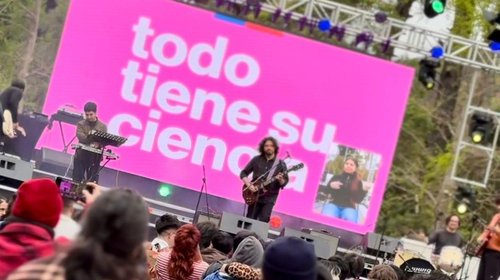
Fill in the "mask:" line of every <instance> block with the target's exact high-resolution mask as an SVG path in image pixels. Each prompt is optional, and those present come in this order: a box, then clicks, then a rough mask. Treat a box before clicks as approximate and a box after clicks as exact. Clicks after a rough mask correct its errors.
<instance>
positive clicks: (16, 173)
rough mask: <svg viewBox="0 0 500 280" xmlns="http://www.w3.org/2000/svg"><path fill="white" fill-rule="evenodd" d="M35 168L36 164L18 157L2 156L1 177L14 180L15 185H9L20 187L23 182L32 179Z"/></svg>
mask: <svg viewBox="0 0 500 280" xmlns="http://www.w3.org/2000/svg"><path fill="white" fill-rule="evenodd" d="M33 166H34V163H32V162H27V161H24V160H21V159H20V158H18V157H16V156H12V155H8V154H0V177H3V178H6V179H10V180H13V181H14V183H12V184H9V185H11V186H14V187H18V186H19V185H20V184H21V183H22V182H24V181H26V180H29V179H31V177H32V176H33ZM3 184H4V185H5V183H3Z"/></svg>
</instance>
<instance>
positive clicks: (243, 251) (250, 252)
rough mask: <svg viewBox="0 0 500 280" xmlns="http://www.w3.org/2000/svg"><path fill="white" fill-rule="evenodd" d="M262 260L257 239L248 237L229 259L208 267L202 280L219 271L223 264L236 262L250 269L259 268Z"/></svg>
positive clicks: (260, 245) (262, 252) (262, 254)
mask: <svg viewBox="0 0 500 280" xmlns="http://www.w3.org/2000/svg"><path fill="white" fill-rule="evenodd" d="M263 258H264V248H263V247H262V244H261V243H260V241H259V240H258V239H257V238H255V237H253V236H249V237H247V238H245V239H243V241H241V243H240V245H238V247H237V248H236V250H235V251H234V253H233V256H232V257H231V259H229V260H226V261H222V262H216V263H214V264H212V265H210V266H209V267H208V269H207V271H205V273H204V274H203V277H202V279H204V278H205V277H206V276H208V275H210V274H212V273H214V272H217V271H219V270H220V268H221V267H222V265H223V264H228V263H233V262H236V263H241V264H246V265H249V266H251V267H260V266H261V264H262V259H263Z"/></svg>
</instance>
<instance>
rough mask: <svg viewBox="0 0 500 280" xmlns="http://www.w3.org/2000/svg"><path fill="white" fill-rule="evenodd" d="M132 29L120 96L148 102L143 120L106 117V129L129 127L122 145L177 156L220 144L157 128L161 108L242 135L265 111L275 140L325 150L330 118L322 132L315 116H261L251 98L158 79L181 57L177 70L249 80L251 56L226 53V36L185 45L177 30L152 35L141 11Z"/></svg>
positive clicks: (255, 71) (255, 70) (253, 66)
mask: <svg viewBox="0 0 500 280" xmlns="http://www.w3.org/2000/svg"><path fill="white" fill-rule="evenodd" d="M133 31H134V33H135V36H134V40H133V43H132V53H133V55H134V56H135V59H131V60H129V61H128V63H127V65H126V67H125V68H123V69H122V71H121V74H122V76H123V83H122V88H121V98H122V99H123V100H125V101H127V102H130V103H134V104H138V105H141V106H144V107H146V108H149V110H150V111H149V118H148V120H146V121H144V120H143V119H141V118H139V117H137V116H135V115H133V114H127V113H125V114H119V115H116V116H115V117H113V118H112V119H111V121H110V130H111V131H114V132H119V131H120V130H121V129H122V128H123V127H126V129H128V131H132V132H130V133H129V135H126V136H127V137H128V138H129V140H128V142H127V143H126V145H128V146H135V145H140V149H141V150H143V151H148V152H150V151H152V149H153V146H154V144H155V143H156V145H157V148H158V150H159V151H160V152H161V153H162V154H163V155H164V156H165V157H168V158H171V159H181V158H185V157H187V156H188V154H187V151H191V150H194V151H198V152H200V153H202V154H204V151H205V149H206V148H208V147H213V148H214V149H220V150H222V148H220V147H221V145H220V143H221V142H220V141H222V140H221V139H215V138H204V137H195V138H196V139H197V140H194V141H193V138H192V137H191V135H190V133H189V132H188V131H189V129H184V128H181V127H163V128H160V124H161V123H165V122H164V121H162V116H163V115H164V114H168V115H185V116H188V117H189V118H190V119H193V120H198V121H203V122H207V124H210V125H213V126H218V127H221V126H223V125H225V124H227V126H228V127H229V128H230V129H231V130H233V131H236V132H238V133H241V134H242V135H245V134H250V133H253V132H256V131H257V130H258V128H259V124H261V122H263V118H264V117H266V118H269V119H267V120H266V121H267V122H269V121H270V122H271V124H272V125H271V127H270V128H269V129H266V130H267V132H268V134H269V135H272V136H275V137H277V138H278V139H279V140H280V142H281V143H283V144H289V145H292V144H297V143H300V144H301V145H302V147H303V148H304V149H305V150H307V151H311V152H321V153H325V154H326V153H327V152H328V149H329V147H330V144H331V143H332V142H333V137H334V134H335V126H334V125H332V124H328V123H325V124H323V130H322V133H321V132H319V133H318V131H316V130H318V127H319V126H320V124H319V121H317V120H315V119H312V118H301V117H300V116H298V115H297V114H295V113H293V112H289V111H286V110H280V111H276V112H273V113H272V114H269V115H267V114H266V115H265V116H263V114H262V112H261V111H260V109H259V107H258V106H257V105H256V104H255V103H254V102H252V101H249V100H243V99H236V100H232V101H228V99H227V98H226V97H225V95H224V94H222V93H220V92H217V91H209V90H207V89H203V88H200V87H196V86H191V87H193V88H194V89H192V88H190V87H188V86H187V85H185V84H184V83H182V82H181V81H177V80H174V79H170V80H168V81H159V80H160V79H159V75H160V74H161V72H162V70H165V69H167V70H168V71H171V69H172V68H174V67H181V66H182V65H183V64H184V63H186V64H187V67H183V71H185V70H184V69H185V68H188V69H189V71H190V72H188V74H194V75H198V76H202V77H208V78H211V79H215V80H219V79H221V78H222V76H224V77H225V78H226V79H227V81H229V82H230V84H231V85H233V86H235V87H237V88H238V87H250V86H252V85H254V84H255V83H257V82H258V80H259V77H260V65H259V63H258V61H257V59H255V58H253V57H252V56H250V55H248V54H242V53H233V54H232V55H230V56H228V55H226V52H227V49H228V45H229V40H228V39H227V38H224V37H221V36H218V37H217V38H216V39H215V43H212V44H210V43H205V42H200V43H194V44H192V45H191V46H189V45H188V44H187V42H186V40H184V39H183V38H182V36H180V35H178V34H173V33H163V34H158V35H156V36H155V33H156V31H155V30H154V29H152V28H151V21H150V20H149V19H147V18H144V17H141V18H140V19H139V22H138V23H137V24H136V25H134V27H133ZM202 57H209V58H210V62H209V63H208V64H207V63H202ZM186 61H187V62H186ZM202 64H203V65H202ZM238 67H244V68H246V70H247V71H246V73H243V75H241V73H240V72H238V71H237V68H238ZM179 71H180V70H179ZM170 73H171V72H170ZM182 73H184V72H182ZM183 76H184V75H183ZM226 88H227V87H226ZM233 99H234V98H233ZM262 102H265V101H264V100H263V101H262ZM207 116H208V117H207ZM191 132H192V131H191ZM198 139H202V140H203V141H202V140H200V141H201V142H200V141H198ZM219 140H220V141H219ZM218 147H219V148H218ZM216 151H218V150H216ZM215 165H216V166H214V167H220V165H219V164H215ZM216 169H219V168H216Z"/></svg>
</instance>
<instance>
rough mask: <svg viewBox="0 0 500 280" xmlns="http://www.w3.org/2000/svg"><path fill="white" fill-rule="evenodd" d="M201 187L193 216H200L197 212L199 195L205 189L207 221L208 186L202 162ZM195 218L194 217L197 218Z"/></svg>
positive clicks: (208, 209) (199, 200) (208, 210)
mask: <svg viewBox="0 0 500 280" xmlns="http://www.w3.org/2000/svg"><path fill="white" fill-rule="evenodd" d="M201 181H202V183H201V188H200V192H199V193H198V202H196V208H195V210H194V216H195V217H198V218H199V216H200V213H199V212H198V210H199V208H200V202H201V195H202V194H203V191H205V200H206V203H207V212H208V213H207V214H208V221H210V208H209V207H208V187H207V176H206V173H205V165H204V164H203V178H201ZM198 218H196V219H198ZM194 222H195V220H194V219H193V223H194Z"/></svg>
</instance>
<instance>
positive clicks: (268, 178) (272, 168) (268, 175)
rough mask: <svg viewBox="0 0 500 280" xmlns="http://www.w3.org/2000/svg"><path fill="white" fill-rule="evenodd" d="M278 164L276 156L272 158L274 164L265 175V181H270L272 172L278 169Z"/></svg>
mask: <svg viewBox="0 0 500 280" xmlns="http://www.w3.org/2000/svg"><path fill="white" fill-rule="evenodd" d="M279 162H280V160H279V158H278V156H276V157H275V158H274V163H273V166H272V167H271V170H270V171H269V173H268V174H267V178H266V181H269V180H271V178H272V177H273V174H274V171H276V167H278V163H279Z"/></svg>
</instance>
